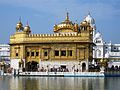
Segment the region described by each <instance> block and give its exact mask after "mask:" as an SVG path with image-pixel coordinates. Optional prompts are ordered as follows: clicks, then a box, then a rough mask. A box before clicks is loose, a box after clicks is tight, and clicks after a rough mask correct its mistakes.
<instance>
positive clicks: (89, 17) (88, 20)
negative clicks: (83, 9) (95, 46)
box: [84, 13, 95, 25]
mask: <svg viewBox="0 0 120 90" xmlns="http://www.w3.org/2000/svg"><path fill="white" fill-rule="evenodd" d="M84 20H85V21H87V22H88V23H90V24H92V25H93V24H95V20H94V18H92V17H91V15H90V13H89V14H88V15H87V17H85V19H84Z"/></svg>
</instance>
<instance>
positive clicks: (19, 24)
mask: <svg viewBox="0 0 120 90" xmlns="http://www.w3.org/2000/svg"><path fill="white" fill-rule="evenodd" d="M18 30H23V24H22V22H21V19H19V22H18V23H17V25H16V31H18Z"/></svg>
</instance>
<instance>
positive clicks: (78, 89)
mask: <svg viewBox="0 0 120 90" xmlns="http://www.w3.org/2000/svg"><path fill="white" fill-rule="evenodd" d="M2 79H4V80H3V81H4V84H5V85H6V86H4V87H3V88H4V89H3V90H105V78H103V77H102V78H99V77H96V78H95V77H5V78H2ZM0 85H1V82H0ZM0 87H1V86H0ZM0 90H1V89H0Z"/></svg>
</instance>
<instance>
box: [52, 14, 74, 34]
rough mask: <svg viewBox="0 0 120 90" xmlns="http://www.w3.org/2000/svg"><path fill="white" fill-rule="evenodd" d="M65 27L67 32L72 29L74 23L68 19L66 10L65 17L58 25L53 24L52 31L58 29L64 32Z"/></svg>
mask: <svg viewBox="0 0 120 90" xmlns="http://www.w3.org/2000/svg"><path fill="white" fill-rule="evenodd" d="M65 29H66V31H67V32H68V31H74V24H73V23H72V21H70V20H69V15H68V12H67V15H66V19H65V20H64V21H63V22H61V23H60V24H58V25H54V32H58V31H59V30H62V31H64V32H66V31H65Z"/></svg>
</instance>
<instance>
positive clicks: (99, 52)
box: [95, 49, 101, 57]
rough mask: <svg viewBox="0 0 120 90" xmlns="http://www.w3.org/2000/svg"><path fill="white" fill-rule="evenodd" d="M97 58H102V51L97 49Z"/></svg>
mask: <svg viewBox="0 0 120 90" xmlns="http://www.w3.org/2000/svg"><path fill="white" fill-rule="evenodd" d="M95 54H96V55H95V56H96V57H100V56H101V50H99V49H97V50H96V51H95Z"/></svg>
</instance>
